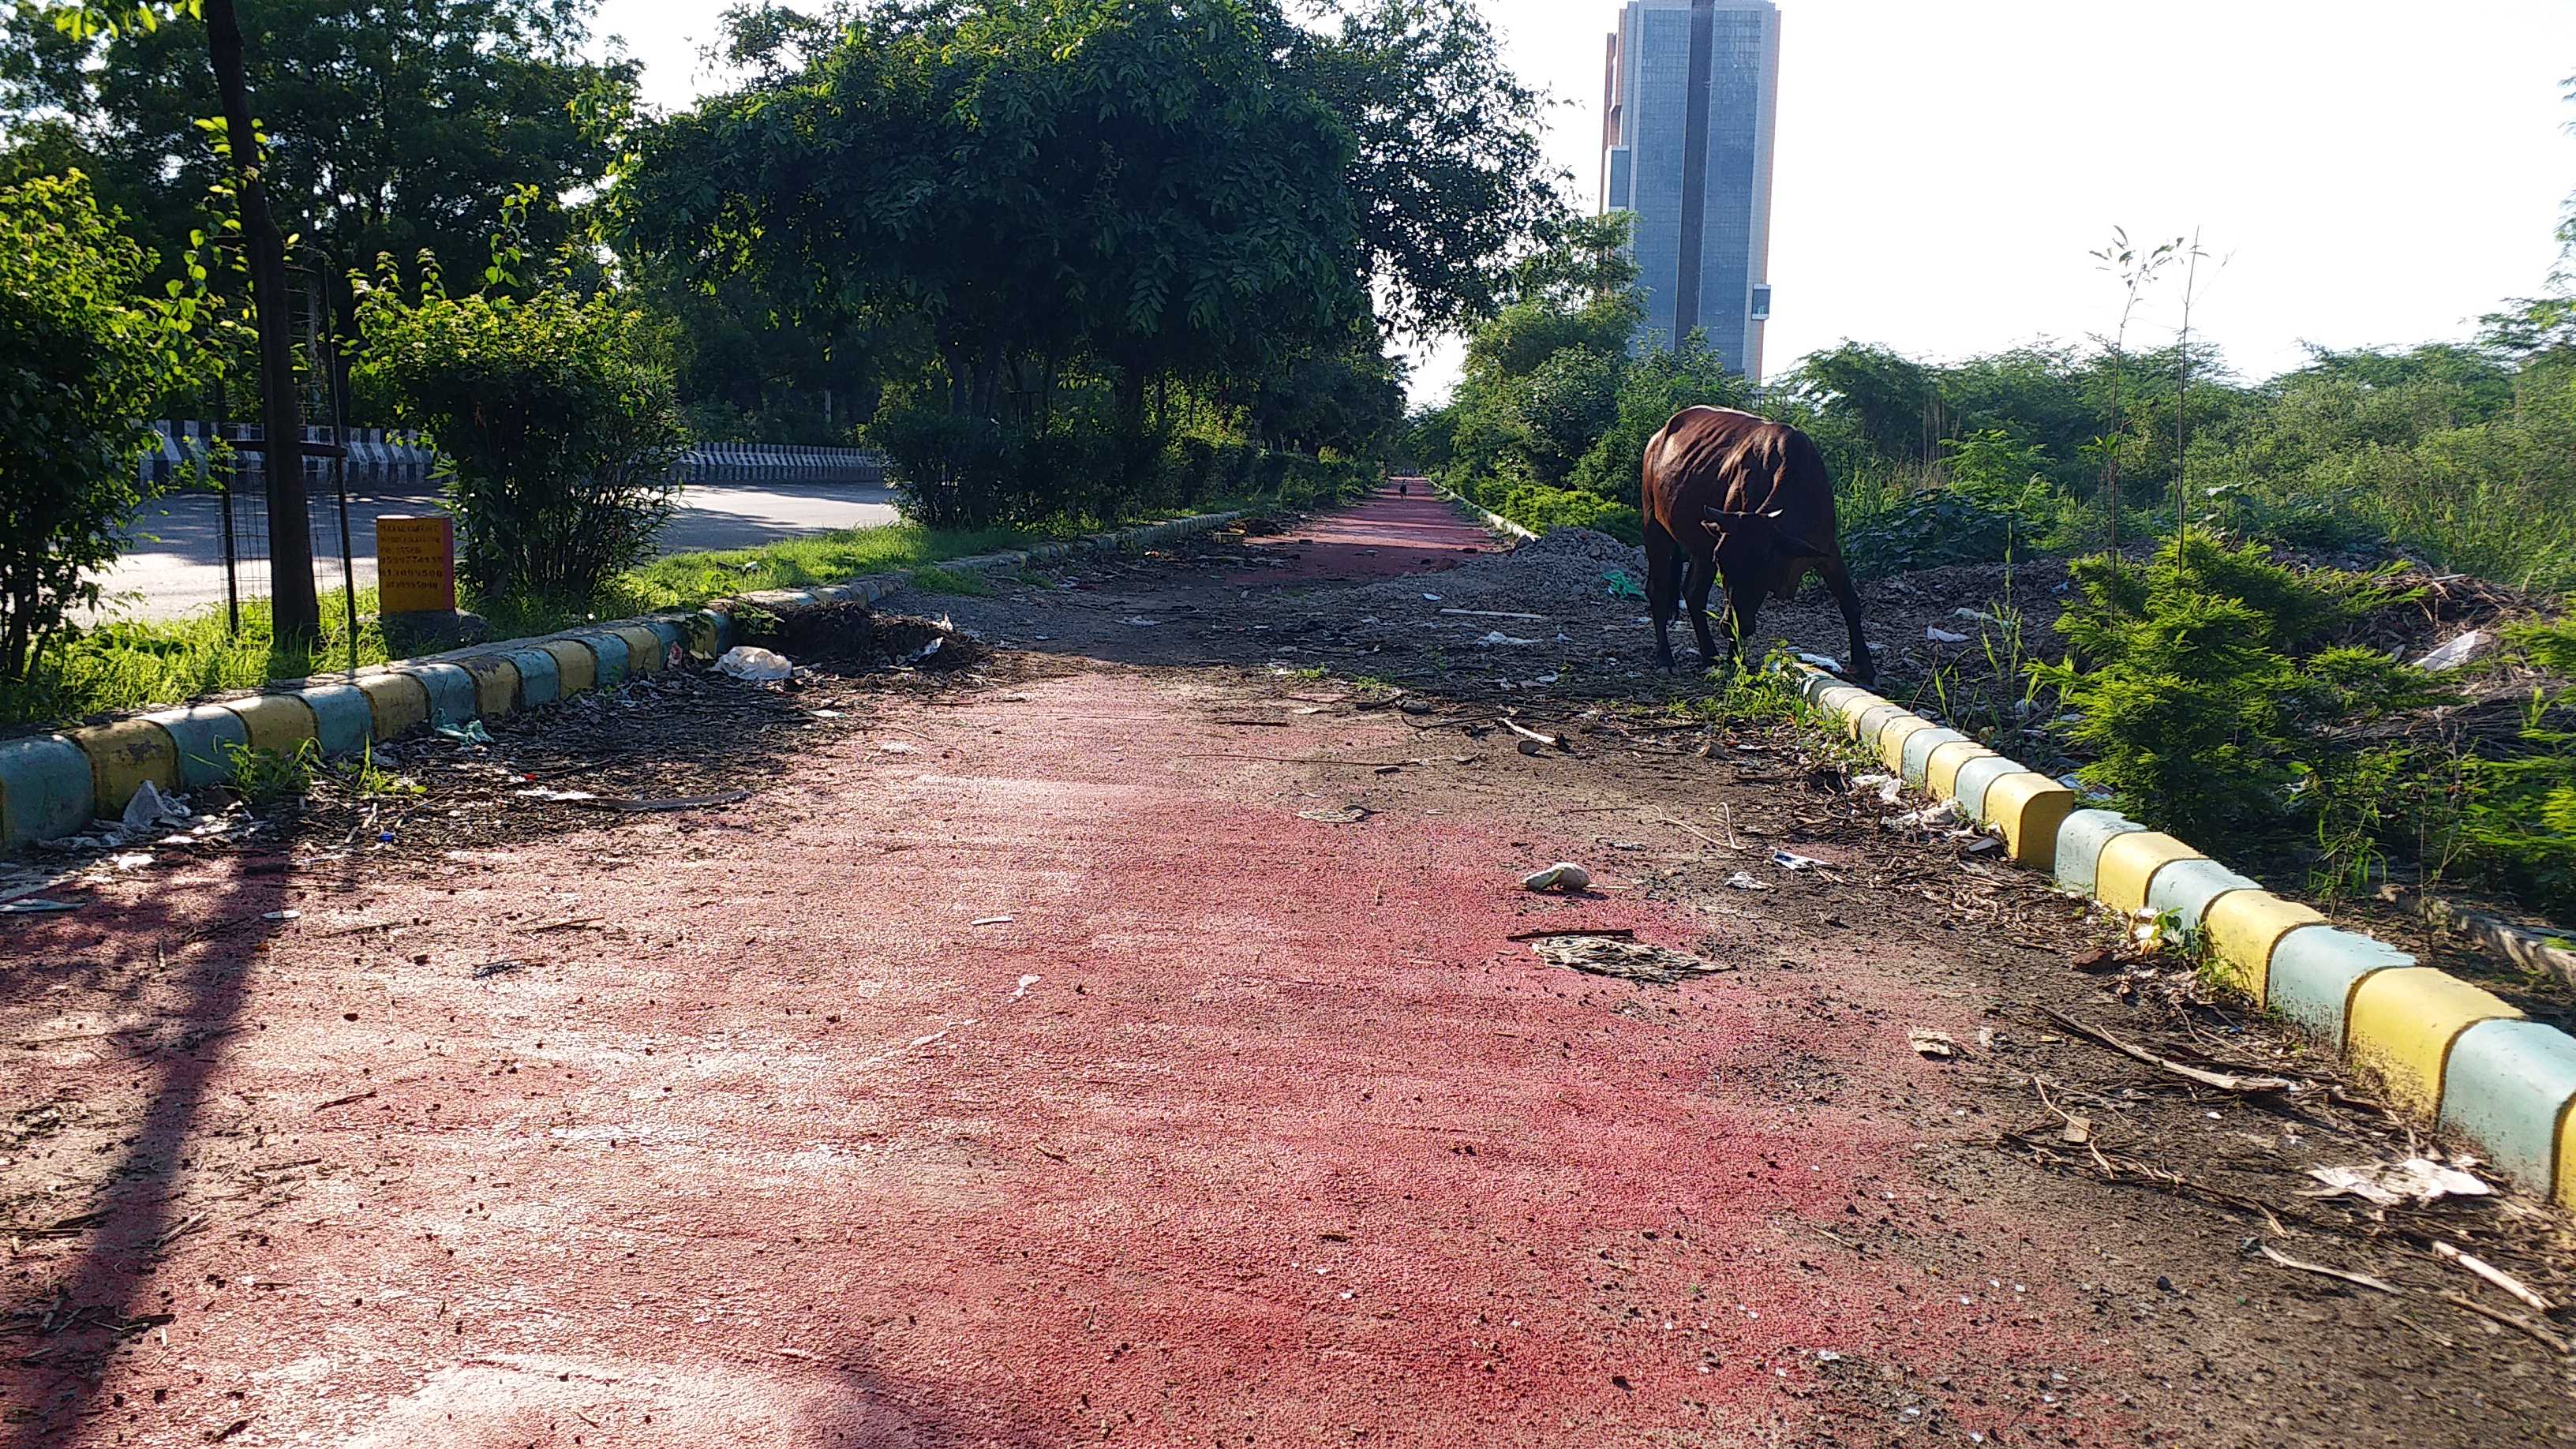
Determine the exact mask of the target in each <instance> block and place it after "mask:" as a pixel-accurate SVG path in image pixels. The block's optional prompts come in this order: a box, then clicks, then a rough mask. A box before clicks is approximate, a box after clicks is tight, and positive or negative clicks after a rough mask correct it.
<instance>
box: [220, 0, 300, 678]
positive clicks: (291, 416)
mask: <svg viewBox="0 0 2576 1449" xmlns="http://www.w3.org/2000/svg"><path fill="white" fill-rule="evenodd" d="M205 16H206V42H207V51H208V59H209V60H210V61H211V62H212V63H213V65H214V70H215V89H216V90H217V91H218V92H219V93H220V94H221V95H222V97H223V103H224V133H225V136H226V138H227V140H228V141H229V143H230V148H231V151H232V158H233V170H234V173H235V174H236V176H238V178H239V180H240V186H241V222H242V243H243V246H244V248H245V249H246V251H247V254H248V259H249V262H250V295H251V305H252V307H253V309H254V310H255V311H256V313H257V316H256V319H255V320H256V321H257V323H258V328H259V403H260V426H261V430H262V431H263V432H265V433H266V434H267V435H268V436H267V446H266V449H265V451H263V452H262V454H261V457H262V458H264V459H265V460H266V465H267V470H268V550H269V552H268V558H269V588H270V593H271V600H270V609H271V617H272V619H273V621H274V623H273V628H274V631H275V632H274V636H273V637H274V640H275V646H274V647H275V648H276V649H278V650H279V651H280V652H284V653H306V652H310V651H311V650H312V648H313V647H314V646H315V645H316V644H318V643H319V642H320V641H321V637H322V606H321V600H320V599H318V598H317V597H316V596H315V593H314V588H313V521H312V517H311V515H310V513H309V512H308V511H307V510H306V507H305V499H304V446H303V444H304V426H303V422H304V420H303V417H302V415H301V414H302V409H300V408H299V407H297V406H296V395H295V319H294V318H293V317H292V316H291V315H289V312H288V308H289V306H290V303H289V302H288V300H287V293H286V239H285V238H284V237H283V236H281V235H279V233H278V230H277V219H276V217H275V216H274V215H272V214H271V213H270V211H269V209H268V187H267V185H266V183H265V182H264V181H263V180H262V178H261V175H260V169H261V168H260V154H259V136H258V132H257V130H256V129H255V127H254V123H253V122H252V119H251V109H250V82H249V79H248V76H247V67H246V66H245V65H244V62H243V59H242V31H241V20H240V17H238V16H237V15H235V14H234V12H233V0H205Z"/></svg>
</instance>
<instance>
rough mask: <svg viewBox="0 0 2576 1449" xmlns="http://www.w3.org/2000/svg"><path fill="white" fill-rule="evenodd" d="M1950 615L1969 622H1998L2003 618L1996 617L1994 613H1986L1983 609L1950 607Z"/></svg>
mask: <svg viewBox="0 0 2576 1449" xmlns="http://www.w3.org/2000/svg"><path fill="white" fill-rule="evenodd" d="M1950 617H1951V618H1953V619H1965V620H1967V621H1968V622H1969V623H1971V624H2000V623H2002V622H2003V620H2001V619H1998V618H1996V617H1995V616H1994V615H1992V614H1989V613H1987V612H1986V611H1985V610H1983V609H1952V610H1951V611H1950Z"/></svg>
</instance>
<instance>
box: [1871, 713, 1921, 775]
mask: <svg viewBox="0 0 2576 1449" xmlns="http://www.w3.org/2000/svg"><path fill="white" fill-rule="evenodd" d="M1930 728H1932V721H1930V720H1928V719H1925V718H1923V717H1922V716H1921V715H1912V714H1907V715H1899V716H1897V717H1896V718H1894V719H1892V720H1889V721H1888V722H1887V723H1885V724H1883V725H1880V726H1879V727H1878V757H1879V759H1880V760H1882V761H1884V762H1886V765H1887V768H1889V769H1890V770H1893V771H1895V772H1897V773H1898V774H1900V775H1901V774H1903V773H1905V740H1906V737H1907V736H1908V735H1911V734H1913V733H1915V732H1916V731H1918V730H1928V729H1930Z"/></svg>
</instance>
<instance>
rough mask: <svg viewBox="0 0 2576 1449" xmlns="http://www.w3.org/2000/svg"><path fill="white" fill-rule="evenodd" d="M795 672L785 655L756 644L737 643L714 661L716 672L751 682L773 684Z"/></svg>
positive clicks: (793, 666) (794, 667)
mask: <svg viewBox="0 0 2576 1449" xmlns="http://www.w3.org/2000/svg"><path fill="white" fill-rule="evenodd" d="M795 672H796V666H795V665H793V664H790V663H788V662H787V656H786V655H784V654H781V653H778V652H777V651H776V650H772V649H763V648H761V647H760V646H759V645H757V644H737V645H735V646H734V647H732V648H731V649H728V650H726V651H725V652H724V657H723V658H722V659H719V660H717V661H716V673H718V674H723V675H729V676H731V677H733V678H735V679H740V680H744V681H746V682H748V683H752V684H774V683H776V682H777V681H779V680H782V679H785V678H787V677H788V676H789V675H791V674H794V673H795Z"/></svg>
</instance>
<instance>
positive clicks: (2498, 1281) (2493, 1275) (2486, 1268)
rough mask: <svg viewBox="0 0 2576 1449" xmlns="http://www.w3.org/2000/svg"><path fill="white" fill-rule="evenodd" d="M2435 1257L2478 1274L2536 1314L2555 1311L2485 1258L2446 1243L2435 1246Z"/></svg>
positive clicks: (2548, 1303) (2520, 1281) (2553, 1306)
mask: <svg viewBox="0 0 2576 1449" xmlns="http://www.w3.org/2000/svg"><path fill="white" fill-rule="evenodd" d="M2433 1256H2434V1257H2437V1258H2439V1259H2441V1260H2442V1261H2443V1262H2446V1263H2457V1264H2458V1265H2460V1266H2461V1267H2463V1268H2466V1269H2468V1270H2469V1271H2470V1272H2472V1273H2475V1274H2477V1275H2478V1276H2479V1277H2481V1278H2484V1279H2485V1280H2487V1281H2488V1282H2489V1283H2492V1284H2494V1285H2495V1286H2496V1287H2498V1288H2501V1289H2503V1290H2504V1291H2505V1292H2506V1293H2509V1294H2511V1295H2512V1296H2514V1297H2516V1298H2519V1299H2521V1300H2522V1302H2523V1305H2524V1306H2525V1307H2527V1308H2529V1309H2530V1310H2531V1311H2532V1312H2534V1313H2541V1314H2546V1313H2550V1312H2552V1311H2554V1309H2555V1305H2553V1304H2552V1303H2551V1302H2550V1301H2549V1300H2548V1299H2546V1298H2543V1297H2541V1296H2540V1295H2539V1294H2537V1293H2534V1292H2532V1291H2531V1290H2530V1289H2529V1288H2527V1287H2524V1286H2523V1283H2522V1280H2521V1279H2519V1278H2516V1277H2514V1276H2513V1275H2512V1274H2510V1273H2507V1272H2505V1271H2504V1270H2503V1269H2501V1268H2498V1267H2496V1266H2495V1265H2494V1264H2492V1263H2489V1262H2487V1261H2486V1260H2485V1259H2483V1258H2473V1257H2470V1256H2469V1255H2468V1254H2466V1253H2463V1252H2461V1251H2460V1250H2459V1249H2457V1248H2454V1247H2452V1246H2451V1245H2450V1244H2448V1243H2444V1242H2436V1243H2434V1244H2433Z"/></svg>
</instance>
